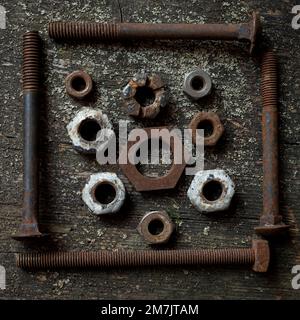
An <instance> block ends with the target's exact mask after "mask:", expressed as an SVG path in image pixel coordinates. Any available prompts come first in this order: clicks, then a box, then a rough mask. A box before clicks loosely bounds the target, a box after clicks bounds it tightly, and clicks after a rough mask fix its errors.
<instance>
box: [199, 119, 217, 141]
mask: <svg viewBox="0 0 300 320" xmlns="http://www.w3.org/2000/svg"><path fill="white" fill-rule="evenodd" d="M197 129H200V130H204V137H205V138H207V137H210V136H211V135H212V134H213V132H214V125H213V123H212V122H211V121H210V120H208V119H206V120H203V121H200V122H199V123H198V126H197Z"/></svg>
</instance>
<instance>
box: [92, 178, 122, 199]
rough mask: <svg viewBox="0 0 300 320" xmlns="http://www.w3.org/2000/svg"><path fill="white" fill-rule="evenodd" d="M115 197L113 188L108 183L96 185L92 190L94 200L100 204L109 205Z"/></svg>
mask: <svg viewBox="0 0 300 320" xmlns="http://www.w3.org/2000/svg"><path fill="white" fill-rule="evenodd" d="M116 195H117V193H116V189H115V187H114V186H113V185H111V184H110V183H108V182H102V183H100V184H98V185H97V186H96V188H95V190H94V196H95V199H96V201H98V202H99V203H101V204H109V203H111V202H113V201H114V199H115V198H116Z"/></svg>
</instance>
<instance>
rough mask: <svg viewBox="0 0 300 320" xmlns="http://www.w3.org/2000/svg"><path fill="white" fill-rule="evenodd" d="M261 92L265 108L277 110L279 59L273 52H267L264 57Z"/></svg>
mask: <svg viewBox="0 0 300 320" xmlns="http://www.w3.org/2000/svg"><path fill="white" fill-rule="evenodd" d="M261 75H262V80H261V91H262V100H263V106H264V107H266V108H271V109H274V110H276V108H277V59H276V56H275V54H274V52H273V51H267V52H265V53H264V55H263V57H262V71H261Z"/></svg>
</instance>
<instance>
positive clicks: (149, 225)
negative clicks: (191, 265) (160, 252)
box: [137, 211, 175, 244]
mask: <svg viewBox="0 0 300 320" xmlns="http://www.w3.org/2000/svg"><path fill="white" fill-rule="evenodd" d="M137 230H138V232H139V233H140V235H141V236H142V237H143V238H144V239H145V240H146V242H148V243H150V244H159V243H166V242H168V241H169V239H170V237H171V235H172V233H173V232H174V230H175V224H174V223H173V221H172V220H171V219H170V217H169V216H168V214H167V212H166V211H151V212H148V213H146V214H145V215H144V217H143V218H142V220H141V221H140V223H139V225H138V227H137Z"/></svg>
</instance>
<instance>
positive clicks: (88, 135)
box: [78, 119, 101, 141]
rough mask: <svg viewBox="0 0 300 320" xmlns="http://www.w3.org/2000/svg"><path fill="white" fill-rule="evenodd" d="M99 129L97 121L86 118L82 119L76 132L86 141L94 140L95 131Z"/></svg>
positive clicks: (95, 136)
mask: <svg viewBox="0 0 300 320" xmlns="http://www.w3.org/2000/svg"><path fill="white" fill-rule="evenodd" d="M100 130H101V127H100V125H99V123H98V122H97V121H96V120H94V119H86V120H84V121H82V123H81V124H80V126H79V129H78V132H79V134H80V136H81V137H82V138H83V139H84V140H86V141H95V140H96V138H97V133H98V132H99V131H100Z"/></svg>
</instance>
